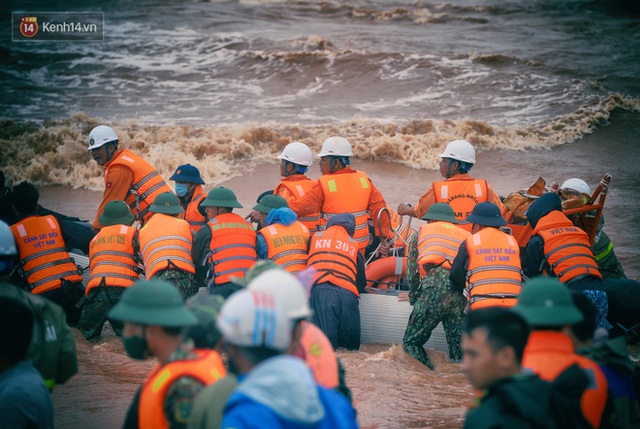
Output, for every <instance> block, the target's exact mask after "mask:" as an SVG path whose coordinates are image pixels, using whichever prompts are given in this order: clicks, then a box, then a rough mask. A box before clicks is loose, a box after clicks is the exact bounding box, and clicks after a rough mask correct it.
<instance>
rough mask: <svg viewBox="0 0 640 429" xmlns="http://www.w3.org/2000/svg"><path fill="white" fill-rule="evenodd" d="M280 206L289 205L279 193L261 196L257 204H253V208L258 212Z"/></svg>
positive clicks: (268, 210)
mask: <svg viewBox="0 0 640 429" xmlns="http://www.w3.org/2000/svg"><path fill="white" fill-rule="evenodd" d="M280 207H289V203H287V200H285V199H284V198H282V197H281V196H280V195H273V194H270V195H265V196H264V197H262V198H261V199H260V201H259V202H258V204H257V205H255V206H253V209H254V210H257V211H259V212H260V213H269V212H270V211H271V210H272V209H279V208H280Z"/></svg>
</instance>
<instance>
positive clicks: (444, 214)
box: [402, 203, 471, 369]
mask: <svg viewBox="0 0 640 429" xmlns="http://www.w3.org/2000/svg"><path fill="white" fill-rule="evenodd" d="M422 219H423V220H426V221H427V222H428V223H426V224H424V225H422V227H421V228H420V231H419V233H418V235H417V236H416V235H414V236H413V238H412V239H411V241H410V242H409V258H408V260H407V280H408V282H409V286H410V289H411V292H409V303H410V304H411V305H413V311H412V312H411V316H409V322H408V323H407V330H406V331H405V334H404V339H403V341H402V342H403V344H404V350H405V351H406V352H407V353H409V354H410V355H411V356H413V357H414V358H415V359H417V360H419V361H420V362H422V363H423V364H424V365H426V366H427V367H429V368H431V369H434V368H433V365H432V363H431V360H430V359H429V356H428V355H427V353H426V352H425V350H424V345H425V343H426V342H427V341H428V340H429V338H430V337H431V332H432V331H433V330H434V329H435V327H436V326H438V323H440V322H442V325H443V326H444V330H445V335H446V338H447V343H448V345H449V358H450V359H451V360H452V361H456V362H457V361H460V359H461V358H462V351H461V350H460V337H461V334H462V331H461V329H462V319H463V316H464V307H465V305H466V298H465V297H464V295H463V294H462V291H454V290H453V288H452V286H451V281H450V280H449V270H450V269H451V264H452V262H453V260H454V258H455V257H456V255H457V254H458V248H459V247H460V244H461V243H462V242H463V241H464V240H465V239H466V238H467V237H468V236H469V235H471V234H470V233H469V232H468V231H466V230H464V229H462V228H460V227H459V226H457V225H456V224H457V223H458V220H457V219H456V217H455V215H454V213H453V209H452V208H451V207H450V206H449V205H447V204H445V203H436V204H433V205H432V206H431V207H430V208H429V211H427V213H426V214H425V215H424V216H423V217H422Z"/></svg>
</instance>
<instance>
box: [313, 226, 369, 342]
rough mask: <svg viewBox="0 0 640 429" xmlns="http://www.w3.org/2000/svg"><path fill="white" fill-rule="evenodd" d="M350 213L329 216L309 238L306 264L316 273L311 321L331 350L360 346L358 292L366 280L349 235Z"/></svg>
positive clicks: (350, 229)
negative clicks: (328, 343) (325, 339)
mask: <svg viewBox="0 0 640 429" xmlns="http://www.w3.org/2000/svg"><path fill="white" fill-rule="evenodd" d="M355 229H356V221H355V218H354V216H353V214H351V213H342V214H339V215H335V216H333V217H332V218H331V219H329V222H327V225H326V228H325V230H324V231H318V232H316V233H315V234H313V236H312V237H311V240H310V241H309V258H308V260H307V267H313V268H314V269H315V270H316V271H317V274H316V277H315V279H314V281H313V286H312V288H311V299H310V303H311V308H312V309H313V323H314V324H315V325H316V326H318V327H319V328H320V329H322V332H324V333H325V335H326V336H327V338H329V341H331V345H332V346H333V348H334V350H337V349H338V347H344V348H346V349H347V350H358V349H359V348H360V292H361V291H362V290H363V289H364V287H365V286H366V284H367V279H366V277H365V270H364V257H363V256H362V253H360V252H359V251H358V243H357V242H356V240H355V239H354V238H353V236H354V234H355Z"/></svg>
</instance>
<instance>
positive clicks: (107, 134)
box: [87, 125, 118, 150]
mask: <svg viewBox="0 0 640 429" xmlns="http://www.w3.org/2000/svg"><path fill="white" fill-rule="evenodd" d="M114 141H118V136H117V135H116V132H115V131H113V128H111V127H107V126H106V125H98V126H97V127H95V128H94V129H92V130H91V132H90V133H89V147H88V148H87V150H93V149H98V148H99V147H102V146H104V145H105V144H107V143H111V142H114Z"/></svg>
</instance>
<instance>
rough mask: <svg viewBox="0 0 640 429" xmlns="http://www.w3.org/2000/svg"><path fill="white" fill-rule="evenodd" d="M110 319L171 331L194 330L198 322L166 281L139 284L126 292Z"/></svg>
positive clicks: (178, 293) (143, 281)
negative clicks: (183, 327) (191, 328)
mask: <svg viewBox="0 0 640 429" xmlns="http://www.w3.org/2000/svg"><path fill="white" fill-rule="evenodd" d="M109 317H112V318H114V319H115V320H121V321H123V322H131V323H138V324H140V325H153V326H164V327H168V328H172V327H176V328H177V327H182V326H190V325H194V324H195V323H197V321H198V320H197V319H196V317H195V316H194V315H193V314H192V313H191V312H190V311H189V310H187V307H185V305H184V302H183V301H182V297H181V296H180V292H178V289H177V288H176V287H175V286H174V285H172V284H171V283H169V282H166V281H163V280H139V281H137V282H136V283H135V284H134V285H133V286H131V287H129V288H128V289H127V290H126V291H124V293H123V294H122V297H121V298H120V301H119V302H118V303H117V304H116V305H115V307H113V309H111V311H110V312H109Z"/></svg>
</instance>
